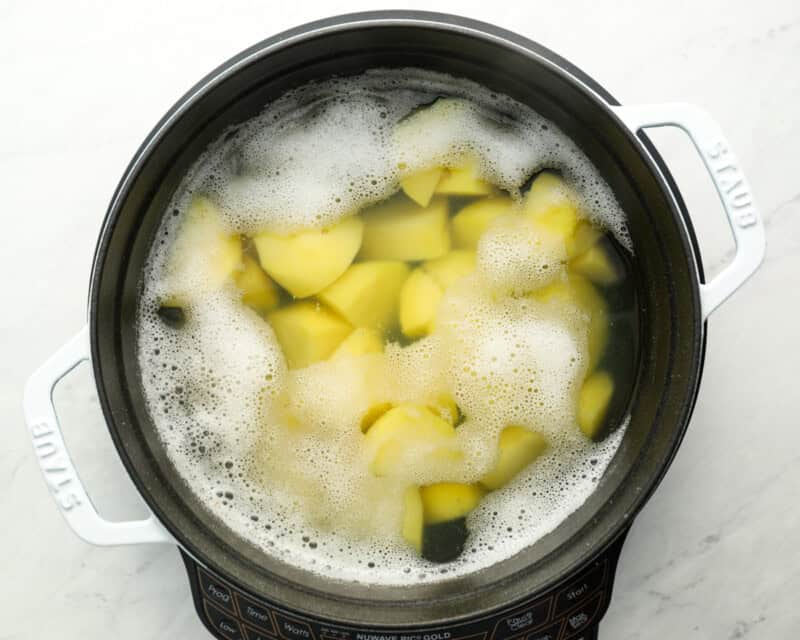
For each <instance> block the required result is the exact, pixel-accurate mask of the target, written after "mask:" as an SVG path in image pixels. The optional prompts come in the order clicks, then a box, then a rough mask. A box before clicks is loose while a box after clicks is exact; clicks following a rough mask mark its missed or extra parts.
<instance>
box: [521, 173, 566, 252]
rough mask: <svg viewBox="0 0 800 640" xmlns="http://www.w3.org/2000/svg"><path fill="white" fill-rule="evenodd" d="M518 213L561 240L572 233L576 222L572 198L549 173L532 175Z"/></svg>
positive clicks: (558, 179) (562, 185) (562, 182)
mask: <svg viewBox="0 0 800 640" xmlns="http://www.w3.org/2000/svg"><path fill="white" fill-rule="evenodd" d="M522 213H523V215H525V216H527V217H528V218H529V219H530V220H531V221H532V222H534V223H535V224H536V225H537V226H539V227H540V228H543V229H547V230H548V231H550V232H551V233H555V234H557V235H558V236H560V237H561V238H563V239H564V240H566V239H567V238H569V237H571V236H572V235H573V234H574V233H575V228H576V227H577V226H578V222H579V221H580V214H579V212H578V209H577V206H576V205H575V196H574V195H573V194H572V192H571V190H570V189H569V187H567V185H566V184H565V183H564V181H563V180H562V179H561V178H560V177H559V176H557V175H556V174H554V173H551V172H549V171H545V172H542V173H540V174H539V175H538V176H536V179H535V180H534V181H533V183H532V184H531V188H530V189H529V190H528V193H527V195H526V196H525V201H524V202H523V204H522Z"/></svg>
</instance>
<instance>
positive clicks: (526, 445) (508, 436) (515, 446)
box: [481, 426, 547, 491]
mask: <svg viewBox="0 0 800 640" xmlns="http://www.w3.org/2000/svg"><path fill="white" fill-rule="evenodd" d="M545 449H547V440H545V438H544V436H542V435H541V434H539V433H537V432H535V431H530V430H529V429H525V428H524V427H517V426H510V427H506V428H505V429H503V431H502V432H501V433H500V439H499V442H498V445H497V450H498V452H497V461H496V462H495V465H494V468H493V469H492V470H491V471H490V472H489V473H487V474H486V475H485V476H483V478H481V484H482V485H483V486H484V487H486V488H487V489H489V490H490V491H493V490H495V489H499V488H500V487H503V486H505V485H506V484H508V483H509V482H510V481H511V480H512V479H513V478H514V476H516V475H517V474H518V473H519V472H520V471H522V470H523V469H524V468H525V467H527V466H528V465H529V464H530V463H531V462H533V461H534V460H536V458H538V457H539V456H540V455H541V454H542V453H543V452H544V450H545Z"/></svg>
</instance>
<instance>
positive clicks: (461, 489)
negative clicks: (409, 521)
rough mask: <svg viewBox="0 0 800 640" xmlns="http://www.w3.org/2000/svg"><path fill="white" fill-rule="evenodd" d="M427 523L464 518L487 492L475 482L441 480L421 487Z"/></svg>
mask: <svg viewBox="0 0 800 640" xmlns="http://www.w3.org/2000/svg"><path fill="white" fill-rule="evenodd" d="M420 495H421V497H422V509H423V513H424V518H425V524H438V523H439V522H447V521H448V520H455V519H457V518H463V517H464V516H466V515H467V514H468V513H469V512H470V511H472V510H473V509H474V508H475V507H477V506H478V503H479V502H480V501H481V498H483V496H484V495H485V492H484V491H483V489H481V487H479V486H478V485H475V484H462V483H459V482H439V483H437V484H432V485H429V486H427V487H422V488H421V489H420Z"/></svg>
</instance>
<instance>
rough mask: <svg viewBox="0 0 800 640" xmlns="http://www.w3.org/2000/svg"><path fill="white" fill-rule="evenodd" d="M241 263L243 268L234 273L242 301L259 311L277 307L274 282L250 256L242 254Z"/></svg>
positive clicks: (276, 293)
mask: <svg viewBox="0 0 800 640" xmlns="http://www.w3.org/2000/svg"><path fill="white" fill-rule="evenodd" d="M243 263H244V269H242V270H241V271H237V272H236V273H235V274H234V280H235V281H236V286H237V287H239V290H240V291H241V292H242V302H243V303H244V304H246V305H247V306H248V307H251V308H253V309H255V310H256V311H258V312H260V313H265V312H267V311H271V310H272V309H274V308H275V307H277V306H278V302H279V295H278V288H277V287H276V286H275V283H274V282H273V281H272V280H270V277H269V276H268V275H267V274H266V273H264V270H263V269H262V268H261V267H260V266H259V264H258V262H257V261H256V260H254V259H253V258H251V257H250V256H247V255H246V256H244V260H243Z"/></svg>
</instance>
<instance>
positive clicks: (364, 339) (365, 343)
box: [331, 328, 383, 358]
mask: <svg viewBox="0 0 800 640" xmlns="http://www.w3.org/2000/svg"><path fill="white" fill-rule="evenodd" d="M382 352H383V338H381V334H380V333H378V332H377V331H376V330H375V329H364V328H359V329H355V330H354V331H353V332H352V333H351V334H350V335H349V336H347V337H346V338H345V339H344V342H342V344H340V345H339V346H338V347H336V351H334V352H333V355H332V356H331V358H341V357H343V356H363V355H365V354H367V353H382Z"/></svg>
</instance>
